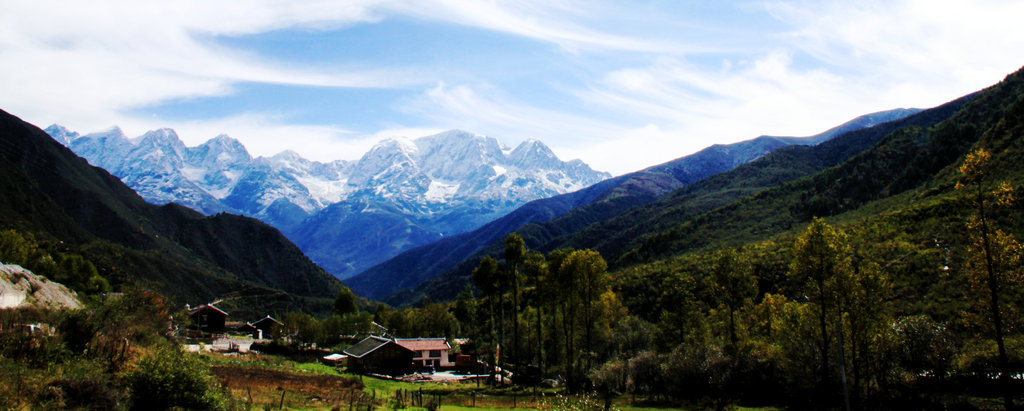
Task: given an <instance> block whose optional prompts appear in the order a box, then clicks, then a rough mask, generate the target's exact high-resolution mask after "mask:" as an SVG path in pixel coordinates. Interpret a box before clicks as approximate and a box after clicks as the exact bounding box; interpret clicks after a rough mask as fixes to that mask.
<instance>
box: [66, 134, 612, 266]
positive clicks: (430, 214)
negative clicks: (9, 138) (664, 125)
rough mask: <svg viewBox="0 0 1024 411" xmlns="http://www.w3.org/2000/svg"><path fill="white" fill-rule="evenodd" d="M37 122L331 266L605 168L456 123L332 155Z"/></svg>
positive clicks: (405, 244) (418, 241) (554, 190)
mask: <svg viewBox="0 0 1024 411" xmlns="http://www.w3.org/2000/svg"><path fill="white" fill-rule="evenodd" d="M46 132H47V133H48V134H50V135H51V136H52V137H53V138H54V139H55V140H57V141H58V142H61V143H62V144H64V145H66V146H67V147H69V148H70V149H71V150H73V151H74V152H75V153H77V154H78V155H80V156H82V157H84V158H86V159H87V160H89V162H90V163H91V164H93V165H95V166H98V167H102V168H104V169H106V170H108V171H109V172H110V173H111V174H113V175H115V176H117V177H118V178H120V179H121V180H122V181H123V182H124V183H125V184H127V185H128V186H129V187H131V188H132V189H134V190H136V191H137V192H138V193H139V194H140V195H141V196H142V197H143V198H145V199H146V200H147V201H149V202H151V203H154V204H166V203H172V202H173V203H177V204H180V205H184V206H187V207H190V208H193V209H195V210H198V211H200V212H202V213H204V214H207V215H213V214H217V213H221V212H228V213H235V214H242V215H247V216H252V217H255V218H258V219H260V220H262V221H264V222H266V223H268V224H270V225H272V226H274V227H276V228H278V229H279V230H281V232H282V233H284V234H285V235H286V236H287V237H288V238H290V239H291V240H292V241H293V242H294V243H295V244H296V245H298V246H299V247H300V248H301V249H302V250H303V252H305V253H306V254H307V255H308V256H310V258H312V259H313V261H315V262H316V263H318V264H319V265H320V266H322V267H324V268H325V269H326V270H327V271H329V272H331V273H332V274H334V275H336V276H338V277H339V278H347V277H350V276H352V275H355V274H357V273H359V272H361V271H363V270H365V269H366V268H369V267H371V266H373V265H375V264H377V263H380V262H382V261H385V260H387V259H388V258H390V257H393V256H394V255H397V254H398V253H400V252H402V251H404V250H407V249H410V248H413V247H416V246H419V245H423V244H428V243H430V242H433V241H436V240H438V239H441V238H444V237H446V236H451V235H455V234H459V233H462V232H465V231H469V230H472V229H475V228H478V227H479V226H481V225H483V224H485V223H487V222H489V221H491V220H494V219H495V218H498V217H501V216H503V215H505V214H507V213H508V212H509V211H511V210H513V209H515V208H517V207H518V206H520V205H522V204H524V203H526V202H528V201H531V200H535V199H538V198H546V197H551V196H554V195H559V194H563V193H567V192H572V191H576V190H579V189H581V188H584V187H587V186H590V185H592V184H594V183H597V182H599V181H602V180H604V179H607V178H609V177H610V175H609V174H607V173H600V172H596V171H594V170H592V169H591V168H590V167H589V166H587V165H586V164H584V163H583V162H581V161H579V160H573V161H569V162H563V161H561V160H559V159H558V158H557V157H556V156H555V155H554V153H553V152H552V151H551V150H550V149H549V148H548V147H547V146H545V145H544V144H543V143H541V142H540V141H536V140H529V141H525V142H523V143H522V144H520V145H519V146H518V147H516V148H515V149H509V148H507V147H504V146H503V145H501V143H499V142H498V140H496V139H494V138H490V137H485V136H481V135H475V134H471V133H467V132H464V131H459V130H453V131H448V132H444V133H440V134H436V135H432V136H427V137H422V138H419V139H415V140H409V139H404V138H396V139H388V140H384V141H382V142H380V143H379V144H377V145H376V146H374V147H373V148H372V149H371V150H370V151H369V152H367V153H366V154H365V155H364V156H363V157H362V158H361V159H359V160H358V161H341V160H339V161H333V162H330V163H321V162H316V161H310V160H306V159H304V158H302V157H301V156H299V155H298V154H296V153H294V152H291V151H286V152H283V153H280V154H277V155H275V156H273V157H269V158H267V157H257V158H253V157H252V156H251V155H250V154H249V153H248V151H247V150H246V149H245V147H244V146H243V145H242V144H241V143H240V142H238V141H237V140H234V139H232V138H230V137H228V136H226V135H221V136H218V137H216V138H214V139H211V140H209V141H207V142H206V143H203V144H201V145H199V146H196V147H186V146H185V144H184V143H182V141H181V140H180V139H179V138H178V136H177V134H176V133H175V132H174V131H173V130H170V129H160V130H155V131H150V132H148V133H146V134H144V135H143V136H141V137H138V138H133V139H130V138H128V137H126V136H125V135H124V133H123V132H122V131H121V130H120V129H117V128H114V129H111V130H108V131H105V132H100V133H93V134H87V135H80V134H78V133H76V132H72V131H69V130H67V129H66V128H64V127H61V126H59V125H52V126H50V127H48V128H47V129H46Z"/></svg>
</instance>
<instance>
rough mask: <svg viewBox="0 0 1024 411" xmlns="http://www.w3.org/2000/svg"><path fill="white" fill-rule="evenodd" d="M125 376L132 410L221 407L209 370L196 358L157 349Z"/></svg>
mask: <svg viewBox="0 0 1024 411" xmlns="http://www.w3.org/2000/svg"><path fill="white" fill-rule="evenodd" d="M133 368H134V369H132V370H131V371H129V372H128V373H127V374H126V375H125V383H126V385H127V387H128V389H129V391H130V393H131V394H130V395H131V408H132V409H134V410H166V409H169V408H172V407H180V408H184V409H192V410H213V409H221V408H224V406H225V398H223V395H224V394H222V393H221V392H220V391H219V390H216V387H215V385H214V381H213V378H212V377H211V376H210V374H209V368H208V367H207V366H206V364H204V363H203V362H202V360H201V359H199V358H198V357H196V356H193V355H187V354H185V353H183V352H181V351H180V350H178V349H176V348H170V347H160V348H156V349H154V350H152V351H151V352H149V353H148V354H147V355H144V356H143V357H142V358H141V359H139V361H138V362H137V363H136V364H135V366H134V367H133Z"/></svg>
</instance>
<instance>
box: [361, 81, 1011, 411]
mask: <svg viewBox="0 0 1024 411" xmlns="http://www.w3.org/2000/svg"><path fill="white" fill-rule="evenodd" d="M940 110H946V111H945V112H944V113H943V112H941V111H932V112H927V111H926V112H923V113H921V114H923V115H925V116H931V117H930V119H922V118H918V119H917V120H913V119H912V118H911V119H908V120H911V121H920V122H918V123H911V124H904V125H902V126H900V127H894V128H892V129H890V130H888V131H886V132H885V133H884V135H879V136H877V138H875V139H874V142H873V143H872V144H870V147H869V148H867V149H866V150H863V151H861V152H859V154H858V153H853V154H855V155H852V156H849V158H847V159H846V160H841V159H838V157H833V158H834V159H836V160H832V161H834V162H833V163H832V165H831V166H830V165H829V161H830V160H828V159H827V157H822V156H808V158H813V159H816V160H817V161H818V162H817V163H814V164H818V165H824V166H821V171H818V172H812V173H809V175H806V176H804V177H800V176H796V177H798V178H796V179H795V180H791V181H788V182H782V183H781V184H779V185H776V186H775V187H771V188H766V189H763V190H760V191H756V192H755V193H754V194H753V195H749V196H747V197H744V198H741V199H739V200H738V201H734V202H730V203H728V204H726V205H724V206H721V207H717V208H713V209H711V210H710V211H707V212H704V213H700V214H695V215H694V216H693V217H691V218H689V219H688V220H687V221H684V222H681V223H676V224H672V225H669V227H668V228H667V229H665V230H662V231H659V232H656V233H654V234H649V235H644V236H642V237H641V238H638V241H636V242H635V243H633V244H636V246H633V247H632V248H630V249H628V251H626V252H624V253H623V254H622V255H621V256H619V257H617V258H616V260H615V261H614V263H612V264H609V263H607V262H606V259H605V258H603V257H602V254H601V253H599V252H597V251H595V250H590V249H576V248H559V249H554V250H550V251H545V250H536V249H531V247H529V246H528V244H529V243H528V242H527V241H524V238H523V237H520V236H518V235H515V234H513V235H509V236H508V237H506V239H505V241H504V243H503V244H502V247H501V251H499V253H498V255H497V256H495V257H490V256H488V257H484V258H483V259H480V260H478V261H476V262H475V263H474V264H473V265H474V267H473V269H472V270H471V274H470V281H471V283H468V284H471V285H466V286H465V287H464V288H462V289H461V290H462V291H461V293H460V294H459V295H458V298H457V299H456V301H454V302H446V303H433V304H428V305H426V306H424V307H422V308H405V309H401V310H396V311H387V310H379V311H378V313H377V317H378V321H379V322H381V323H382V324H385V325H387V326H389V327H394V328H395V329H400V330H403V331H408V332H413V333H427V334H429V333H430V331H429V330H431V329H435V330H438V331H435V333H436V334H443V335H449V334H451V335H460V336H468V337H470V338H471V339H473V341H475V344H474V345H473V346H472V347H469V348H465V351H464V352H468V353H475V354H477V355H480V356H482V357H484V358H488V359H490V360H494V361H500V362H501V363H502V364H503V366H504V367H506V368H509V369H513V370H519V371H520V372H525V373H527V375H533V374H532V373H534V372H539V374H540V375H542V376H549V375H560V376H562V377H564V378H565V381H566V383H567V384H568V387H569V389H570V390H579V391H586V390H588V389H589V387H593V388H595V389H597V390H599V391H600V392H604V393H607V394H609V395H612V394H615V393H632V394H633V395H639V396H646V397H647V398H649V399H652V400H654V401H669V400H685V401H689V402H690V403H695V404H700V405H701V406H704V407H709V408H710V407H715V408H719V407H724V406H727V405H729V404H743V405H765V404H772V405H784V406H792V407H798V408H804V407H806V408H844V407H846V408H851V409H854V408H856V409H950V408H958V409H979V408H980V409H996V408H1006V409H1012V408H1013V406H1014V404H1015V403H1019V401H1021V400H1022V399H1024V398H1022V397H1021V395H1020V393H1021V392H1024V385H1022V382H1021V380H1020V379H1019V378H1013V377H1012V375H1015V374H1019V373H1020V372H1021V370H1024V358H1022V357H1021V352H1022V351H1021V347H1022V346H1024V345H1022V344H1024V315H1021V313H1022V312H1024V310H1022V309H1021V307H1024V264H1022V262H1024V247H1022V245H1021V242H1020V240H1019V239H1020V238H1021V236H1022V235H1024V220H1022V219H1021V218H1020V217H1021V215H1024V214H1022V211H1024V206H1022V204H1021V202H1020V201H1019V200H1018V198H1019V197H1020V195H1019V192H1020V190H1021V189H1022V188H1021V186H1022V184H1024V173H1022V170H1021V169H1020V167H1019V165H1020V164H1022V161H1024V158H1022V157H1024V73H1022V72H1018V73H1015V74H1012V75H1010V76H1008V77H1007V78H1006V79H1005V81H1003V82H1001V83H999V84H997V85H995V86H993V87H991V88H989V89H986V90H984V91H982V92H980V93H978V94H976V95H974V96H972V97H970V98H965V99H961V100H958V101H956V102H954V103H951V104H950V105H946V106H943V107H941V108H940ZM848 147H853V146H852V145H850V146H848ZM838 151H841V150H833V152H838ZM792 154H802V153H801V152H800V151H795V150H788V151H786V152H783V153H780V155H789V156H790V157H775V156H772V157H774V159H767V158H766V159H765V160H764V161H771V163H770V164H775V165H776V166H778V165H782V164H786V163H785V162H783V161H782V159H786V158H789V159H794V158H799V157H796V156H792ZM803 154H806V153H803ZM753 166H754V165H753V164H752V165H751V167H750V168H746V170H745V171H744V170H743V169H737V170H736V172H737V173H751V172H754V171H755V170H758V169H757V168H754V167H753ZM744 175H747V176H750V175H751V174H744ZM731 178H735V179H739V177H738V175H734V176H732V177H731ZM713 180H714V179H709V180H706V181H705V182H704V183H702V184H710V183H711V182H713ZM740 180H742V179H740ZM722 181H728V180H722ZM695 189H696V188H695ZM687 195H689V196H693V195H694V192H689V191H688V190H682V191H680V192H678V193H676V194H674V195H673V196H672V197H671V198H675V199H676V200H677V201H679V199H680V198H687V197H686V196H687ZM666 201H668V200H667V199H666ZM659 203H661V202H660V201H659ZM663 207H664V206H663ZM635 221H637V224H642V223H643V220H639V219H638V220H635ZM609 267H611V268H609ZM425 324H430V327H427V326H426V325H425ZM498 347H500V353H501V354H500V355H501V357H500V358H498V357H497V352H498V350H499V348H498ZM532 367H536V368H532ZM531 369H532V370H534V371H530V370H531ZM523 378H524V382H527V381H528V377H523Z"/></svg>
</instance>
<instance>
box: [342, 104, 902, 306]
mask: <svg viewBox="0 0 1024 411" xmlns="http://www.w3.org/2000/svg"><path fill="white" fill-rule="evenodd" d="M919 111H920V110H919V109H895V110H888V111H882V112H878V113H872V114H867V115H863V116H860V117H857V118H855V119H853V120H850V121H848V122H846V123H844V124H842V125H840V126H837V127H834V128H832V129H830V130H827V131H825V132H824V133H821V134H818V135H815V136H810V137H773V136H761V137H758V138H755V139H751V140H747V141H742V142H739V143H734V144H728V145H722V144H716V145H713V146H711V147H708V148H706V149H704V150H701V151H699V152H697V153H694V154H692V155H689V156H685V157H682V158H679V159H676V160H673V161H670V162H668V163H664V164H660V165H657V166H654V167H650V168H647V169H644V170H641V171H637V172H634V173H630V174H626V175H623V176H620V177H616V178H613V179H610V180H606V181H603V182H601V183H599V184H595V185H594V186H591V187H588V188H585V189H583V190H580V191H577V192H575V193H568V194H564V195H560V196H556V197H552V198H547V199H542V200H537V201H533V202H530V203H528V204H526V205H524V206H523V207H521V208H519V209H517V210H515V211H513V212H512V213H510V214H509V215H507V216H505V217H502V218H500V219H498V220H495V221H494V222H492V223H489V224H487V225H485V226H483V227H481V228H480V229H477V230H475V231H473V232H470V233H464V234H460V235H457V236H454V237H450V238H446V239H443V240H441V241H437V242H435V243H432V244H429V245H426V246H422V247H419V248H417V249H413V250H409V251H407V252H405V253H402V254H401V255H399V256H397V257H395V258H393V259H391V260H389V261H387V262H384V263H382V264H379V265H377V266H375V267H372V268H370V269H368V270H367V271H365V272H363V273H362V274H360V275H358V276H356V277H353V278H351V279H348V280H346V283H347V284H348V285H349V286H351V287H352V288H353V289H355V290H356V291H357V292H359V293H361V294H362V295H365V296H368V297H370V298H377V299H382V298H385V297H387V296H388V294H390V293H392V292H394V291H395V290H400V289H402V288H407V287H416V286H417V285H419V284H421V283H423V282H424V281H427V280H432V279H436V280H437V281H438V282H443V283H445V284H448V285H446V286H438V287H437V288H444V289H446V290H447V291H446V294H445V295H440V294H432V296H433V297H435V298H445V299H450V298H454V293H455V292H457V291H458V290H460V289H461V285H460V284H462V283H463V281H464V279H451V278H442V277H443V276H442V277H439V276H440V275H441V274H442V273H444V272H445V271H448V270H452V271H453V272H458V273H461V274H460V275H458V276H461V277H465V276H466V275H468V274H467V273H468V272H469V271H470V270H472V268H473V262H475V261H477V260H479V258H480V257H481V256H483V255H497V253H499V252H500V248H501V245H500V244H499V243H500V242H499V240H500V239H501V238H503V237H504V236H505V235H506V234H508V233H510V232H513V231H517V232H518V233H520V234H522V235H523V236H524V237H526V238H527V240H528V243H530V244H538V245H543V244H548V243H551V244H555V243H554V242H555V241H561V240H564V239H565V238H566V237H568V236H571V235H572V234H574V233H576V232H579V231H580V230H582V229H584V228H585V227H587V226H591V225H595V224H597V223H600V222H603V221H606V220H609V219H612V218H614V217H616V216H618V215H620V214H622V213H623V212H625V211H627V210H630V209H631V208H634V207H638V206H642V205H645V204H649V203H651V202H653V201H655V200H657V199H658V198H660V197H662V196H663V195H665V194H667V193H669V192H672V191H673V190H677V189H679V188H681V187H685V186H687V185H690V184H693V183H694V182H697V181H699V180H701V179H704V178H706V177H708V176H712V175H715V174H718V173H721V172H724V171H728V170H731V169H734V168H736V167H737V166H740V165H742V164H745V163H749V162H751V161H754V160H756V159H758V158H761V157H762V156H764V155H766V154H767V153H770V152H772V151H774V150H777V149H779V148H780V147H786V146H791V145H813V144H819V143H821V142H823V141H828V140H830V139H832V138H834V137H835V136H838V135H842V134H845V133H847V132H849V131H853V130H858V129H862V128H865V127H871V126H873V125H876V124H880V123H885V122H888V121H891V120H895V119H900V118H904V117H906V116H909V115H912V114H914V113H917V112H919ZM545 249H546V248H545ZM453 267H454V269H453ZM450 276H451V275H448V277H450ZM420 289H423V287H420ZM416 295H421V294H418V293H415V292H414V293H410V292H408V291H403V292H400V293H398V294H396V295H394V296H392V297H389V298H388V299H387V301H388V302H389V303H394V304H402V303H405V302H408V301H410V299H411V298H412V299H414V298H413V297H412V296H416Z"/></svg>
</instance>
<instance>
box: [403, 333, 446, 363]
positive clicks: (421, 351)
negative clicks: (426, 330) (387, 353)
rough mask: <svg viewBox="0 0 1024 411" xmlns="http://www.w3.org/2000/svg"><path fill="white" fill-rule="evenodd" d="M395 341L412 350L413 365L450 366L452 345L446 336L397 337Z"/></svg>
mask: <svg viewBox="0 0 1024 411" xmlns="http://www.w3.org/2000/svg"><path fill="white" fill-rule="evenodd" d="M395 343H396V344H398V345H400V346H402V347H404V348H405V349H407V350H409V351H412V352H414V353H415V355H414V356H413V358H412V361H413V365H415V366H417V367H422V368H431V367H436V368H450V367H454V366H455V363H454V362H452V361H451V355H450V354H451V351H452V346H451V344H449V343H448V340H447V339H444V338H396V339H395Z"/></svg>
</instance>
